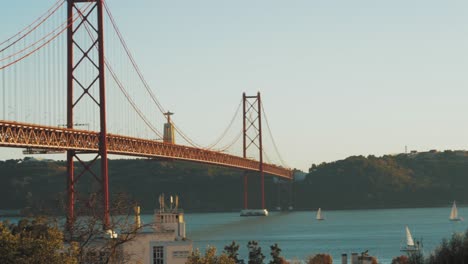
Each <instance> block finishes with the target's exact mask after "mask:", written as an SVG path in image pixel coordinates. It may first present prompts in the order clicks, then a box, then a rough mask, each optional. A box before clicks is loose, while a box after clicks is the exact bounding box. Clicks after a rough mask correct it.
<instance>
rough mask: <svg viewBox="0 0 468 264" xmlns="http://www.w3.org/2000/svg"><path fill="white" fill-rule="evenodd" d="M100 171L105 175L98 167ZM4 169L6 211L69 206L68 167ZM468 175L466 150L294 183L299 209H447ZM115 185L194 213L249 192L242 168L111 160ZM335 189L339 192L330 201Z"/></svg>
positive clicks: (354, 162)
mask: <svg viewBox="0 0 468 264" xmlns="http://www.w3.org/2000/svg"><path fill="white" fill-rule="evenodd" d="M93 166H94V167H93V170H94V171H99V162H96V163H95V165H93ZM75 169H76V171H77V173H79V172H81V170H82V169H83V168H82V165H81V164H79V163H76V164H75ZM0 171H1V172H2V173H1V174H0V182H2V184H1V185H0V208H2V209H20V208H25V207H28V208H32V209H34V210H32V211H33V212H34V211H37V210H39V211H41V212H43V211H44V210H50V208H63V206H60V205H59V201H64V200H66V199H65V189H64V186H66V182H65V181H66V176H65V175H66V164H65V162H61V161H57V162H37V161H31V160H24V161H23V160H8V161H0ZM466 175H468V155H467V154H466V153H465V152H462V151H444V152H426V153H419V154H408V155H406V154H399V155H386V156H382V157H375V156H368V157H364V156H352V157H348V158H346V159H344V160H339V161H335V162H330V163H322V164H312V166H311V168H310V169H309V173H308V174H307V176H306V179H305V180H304V181H297V182H294V186H293V188H294V199H295V200H294V202H293V204H294V207H295V208H317V207H322V208H323V207H325V208H328V209H346V208H389V207H425V206H448V204H447V201H451V200H457V202H460V203H461V204H463V203H468V196H466V194H465V192H466V190H465V189H464V186H468V177H466ZM134 179H138V180H134ZM109 180H110V181H111V182H110V184H111V185H112V186H113V187H112V188H111V191H112V192H113V193H116V192H126V193H129V195H130V196H132V197H133V198H134V199H135V200H137V201H140V205H141V206H142V208H147V209H152V208H153V206H154V204H153V200H154V197H153V195H154V193H163V192H164V193H175V194H178V195H179V196H180V198H181V199H180V200H181V204H180V207H182V208H184V209H186V210H190V211H228V210H238V209H239V207H240V204H239V194H241V193H242V189H243V187H242V173H241V172H240V171H239V170H235V169H228V168H221V167H216V166H209V165H205V164H195V163H188V162H179V161H160V160H151V159H136V160H135V159H133V160H110V161H109ZM265 180H266V181H265V191H266V196H267V197H275V196H276V195H277V193H278V186H277V185H275V183H274V182H273V179H272V177H266V178H265ZM44 183H47V184H44ZM90 186H97V187H98V184H95V182H94V179H93V177H92V176H90V177H87V176H84V177H81V178H80V181H78V182H77V185H76V189H77V193H78V194H79V195H84V196H85V197H84V198H85V199H83V197H80V200H81V201H85V200H86V197H88V195H87V193H89V192H92V190H89V189H90ZM249 186H250V187H251V190H256V189H258V188H259V186H260V183H259V181H258V182H256V179H252V182H250V181H249ZM318 186H320V187H318ZM330 190H333V192H335V193H339V194H340V195H332V196H330ZM59 192H62V193H61V194H60V193H59ZM284 197H288V195H284ZM325 197H326V199H325ZM416 198H417V199H416ZM252 202H253V203H254V204H252V206H253V207H255V206H259V204H255V203H259V201H255V200H254V201H252ZM266 202H267V204H266V207H274V206H277V204H276V203H277V202H276V200H275V199H267V201H266ZM286 206H287V205H286ZM43 213H46V214H49V213H50V212H48V211H46V212H43ZM52 213H59V214H63V212H52Z"/></svg>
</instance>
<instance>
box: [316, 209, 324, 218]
mask: <svg viewBox="0 0 468 264" xmlns="http://www.w3.org/2000/svg"><path fill="white" fill-rule="evenodd" d="M317 220H323V216H322V208H319V209H318V211H317Z"/></svg>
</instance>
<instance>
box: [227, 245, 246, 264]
mask: <svg viewBox="0 0 468 264" xmlns="http://www.w3.org/2000/svg"><path fill="white" fill-rule="evenodd" d="M238 252H239V244H237V243H236V242H235V241H232V243H231V244H230V245H227V246H225V247H224V253H225V254H226V255H227V256H228V257H229V258H231V259H233V260H234V261H235V263H236V264H243V263H244V260H243V259H239V253H238Z"/></svg>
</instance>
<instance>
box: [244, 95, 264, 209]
mask: <svg viewBox="0 0 468 264" xmlns="http://www.w3.org/2000/svg"><path fill="white" fill-rule="evenodd" d="M242 102H243V103H242V105H243V129H242V131H243V157H244V158H247V151H248V150H249V149H251V148H252V149H254V151H256V150H258V153H259V161H260V162H259V168H258V169H259V171H260V195H261V206H262V208H261V210H249V208H248V207H249V205H248V178H247V173H246V172H244V210H243V211H242V212H241V215H243V216H248V215H268V211H266V208H265V175H264V171H263V143H262V114H261V113H262V109H261V107H262V101H261V97H260V92H258V93H257V95H254V96H247V95H246V94H245V93H243V95H242Z"/></svg>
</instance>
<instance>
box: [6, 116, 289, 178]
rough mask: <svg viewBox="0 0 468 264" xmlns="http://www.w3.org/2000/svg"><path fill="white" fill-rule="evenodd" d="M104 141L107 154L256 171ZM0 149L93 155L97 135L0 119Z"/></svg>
mask: <svg viewBox="0 0 468 264" xmlns="http://www.w3.org/2000/svg"><path fill="white" fill-rule="evenodd" d="M107 141H108V152H109V153H110V154H118V155H127V156H138V157H161V158H170V159H175V160H186V161H193V162H200V163H206V164H214V165H219V166H225V167H231V168H238V169H245V170H249V171H259V168H260V164H259V162H258V161H255V160H251V159H244V158H241V157H237V156H234V155H229V154H225V153H221V152H216V151H210V150H206V149H199V148H194V147H188V146H183V145H175V144H166V143H163V142H160V141H154V140H147V139H140V138H133V137H127V136H120V135H113V134H108V135H107ZM0 146H2V147H15V148H26V147H27V148H43V149H53V150H77V151H92V152H97V150H98V148H99V133H98V132H93V131H86V130H77V129H67V128H59V127H48V126H41V125H36V124H27V123H18V122H11V121H4V120H0ZM263 169H264V172H265V173H267V174H271V175H274V176H278V177H281V178H285V179H292V178H293V173H292V170H290V169H288V168H283V167H280V166H276V165H273V164H267V163H264V164H263Z"/></svg>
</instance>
